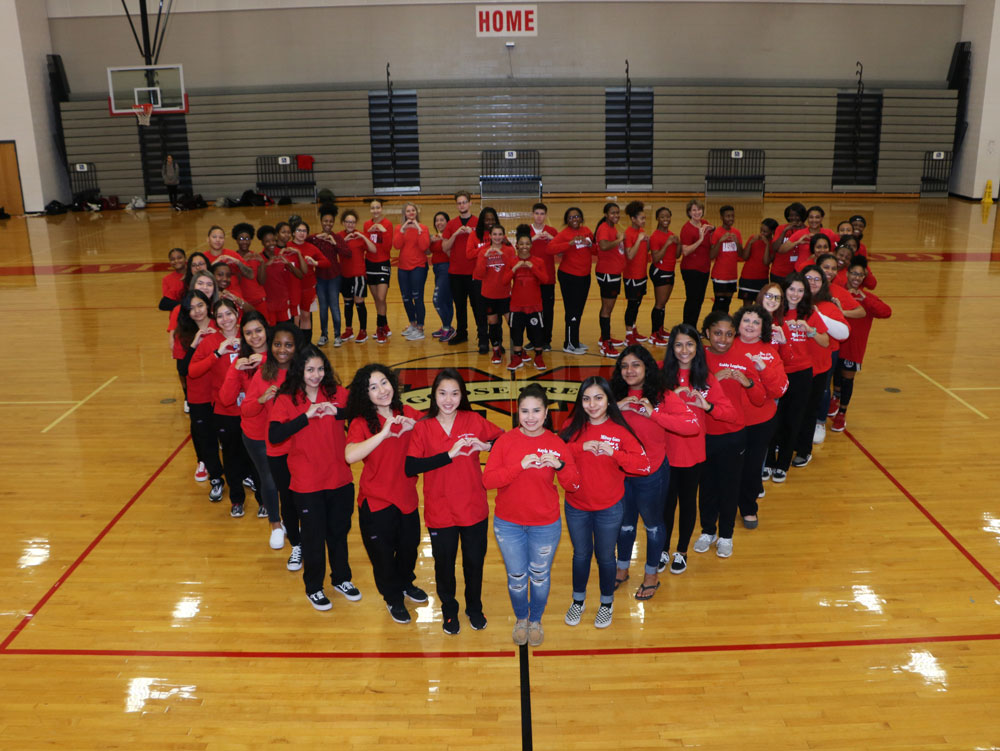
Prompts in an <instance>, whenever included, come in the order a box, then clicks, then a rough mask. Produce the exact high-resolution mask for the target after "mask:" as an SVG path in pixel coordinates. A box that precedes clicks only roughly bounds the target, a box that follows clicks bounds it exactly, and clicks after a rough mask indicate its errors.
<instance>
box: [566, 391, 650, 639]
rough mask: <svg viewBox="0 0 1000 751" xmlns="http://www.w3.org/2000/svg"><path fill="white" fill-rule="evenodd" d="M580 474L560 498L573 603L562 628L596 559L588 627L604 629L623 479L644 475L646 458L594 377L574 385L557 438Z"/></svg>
mask: <svg viewBox="0 0 1000 751" xmlns="http://www.w3.org/2000/svg"><path fill="white" fill-rule="evenodd" d="M559 437H560V438H562V439H563V440H564V441H566V443H567V444H568V445H569V448H570V451H571V452H572V453H573V458H574V459H575V460H576V465H577V467H578V468H579V472H580V487H579V489H578V490H576V491H573V492H569V491H567V493H566V528H567V529H568V530H569V538H570V541H571V542H572V543H573V602H572V603H571V604H570V606H569V610H567V611H566V618H565V620H566V625H568V626H576V625H579V623H580V618H581V616H582V614H583V609H584V601H585V598H586V596H587V580H588V579H589V578H590V560H591V558H596V559H597V575H598V580H599V584H600V591H601V604H600V607H598V609H597V614H596V615H595V617H594V626H596V627H597V628H607V627H608V626H610V625H611V619H612V617H613V616H614V599H615V571H616V569H617V566H616V563H615V544H616V543H617V542H618V533H619V531H620V530H621V523H622V506H623V504H622V498H623V496H624V495H625V477H626V475H640V476H645V475H648V474H649V473H650V472H651V471H652V469H653V468H652V467H651V466H650V464H649V457H648V456H647V455H646V452H645V450H643V448H642V444H640V443H639V439H638V438H637V437H636V435H635V433H634V432H633V430H632V428H630V427H629V424H628V423H627V422H625V418H624V417H622V413H621V411H620V410H619V409H618V403H617V402H616V401H615V398H614V394H613V393H612V392H611V386H610V385H609V384H608V382H607V381H606V380H604V378H602V377H600V376H591V377H590V378H587V379H586V380H584V381H583V383H581V384H580V388H579V390H578V391H577V396H576V404H575V405H574V408H573V416H572V418H571V420H570V423H569V425H568V426H566V427H565V428H564V429H563V430H562V432H561V433H560V434H559Z"/></svg>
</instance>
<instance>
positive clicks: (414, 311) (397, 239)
mask: <svg viewBox="0 0 1000 751" xmlns="http://www.w3.org/2000/svg"><path fill="white" fill-rule="evenodd" d="M419 218H420V212H419V210H418V209H417V205H416V204H415V203H404V204H403V223H402V224H400V225H399V226H398V227H396V233H395V235H393V240H392V246H393V247H394V248H395V249H396V250H398V251H399V262H398V268H397V270H396V275H397V277H398V278H399V293H400V294H401V295H402V296H403V308H404V309H405V310H406V320H407V321H409V325H408V326H407V327H406V328H405V329H404V330H403V336H404V337H405V338H407V339H409V340H410V341H419V340H420V339H423V338H424V316H425V315H426V311H425V309H424V285H425V284H426V283H427V251H428V250H429V248H430V246H431V235H430V232H428V230H427V227H425V226H424V225H422V224H420V222H419V221H418V220H419Z"/></svg>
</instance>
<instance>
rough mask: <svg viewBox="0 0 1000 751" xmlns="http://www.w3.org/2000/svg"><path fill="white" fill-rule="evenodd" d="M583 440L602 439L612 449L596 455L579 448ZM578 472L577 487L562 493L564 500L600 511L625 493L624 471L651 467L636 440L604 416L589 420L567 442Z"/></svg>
mask: <svg viewBox="0 0 1000 751" xmlns="http://www.w3.org/2000/svg"><path fill="white" fill-rule="evenodd" d="M586 441H604V442H606V443H609V444H611V445H612V446H614V449H615V452H614V453H613V454H612V455H611V456H608V455H606V454H601V455H600V456H597V455H596V454H592V453H591V452H589V451H584V450H583V444H584V443H585V442H586ZM569 448H570V451H572V452H573V458H574V459H576V466H577V469H578V470H579V472H580V488H579V490H576V491H575V492H569V491H567V493H566V502H567V503H569V504H570V505H571V506H573V507H574V508H578V509H580V510H582V511H601V510H603V509H606V508H610V507H611V506H614V505H615V504H616V503H618V501H620V500H621V499H622V497H623V496H624V495H625V476H626V475H639V476H643V475H648V474H649V473H650V472H652V471H653V469H654V467H653V466H652V465H651V463H650V461H649V456H648V455H647V454H646V451H645V450H644V449H643V448H642V444H641V443H639V440H638V439H637V438H636V437H635V436H633V435H632V434H631V433H629V432H628V431H627V430H626V429H625V428H623V427H622V426H621V425H618V424H616V423H613V422H611V420H605V421H604V422H603V423H601V424H600V425H592V424H590V423H589V422H588V423H587V424H586V425H585V426H584V428H583V430H581V431H580V432H579V433H578V434H577V435H576V436H574V437H573V438H572V439H571V440H570V442H569Z"/></svg>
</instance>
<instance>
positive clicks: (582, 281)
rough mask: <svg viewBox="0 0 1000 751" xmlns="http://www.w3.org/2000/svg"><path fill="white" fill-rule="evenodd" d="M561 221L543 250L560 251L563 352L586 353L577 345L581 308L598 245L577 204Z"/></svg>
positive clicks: (559, 274)
mask: <svg viewBox="0 0 1000 751" xmlns="http://www.w3.org/2000/svg"><path fill="white" fill-rule="evenodd" d="M563 223H564V224H565V225H566V228H565V229H564V230H563V231H562V232H560V233H559V234H558V235H556V236H555V238H554V239H553V240H552V242H550V243H549V247H548V248H547V250H546V252H548V253H550V254H552V255H559V254H562V260H561V261H560V262H559V273H558V274H557V276H558V277H559V291H560V293H561V294H562V299H563V309H564V311H565V315H566V331H565V336H564V337H563V352H566V353H568V354H570V355H585V354H586V353H587V347H586V345H583V344H580V321H581V320H583V308H584V306H585V305H586V304H587V295H589V294H590V267H591V264H592V263H593V260H594V255H595V254H596V253H597V248H596V247H595V246H594V235H593V233H592V232H591V231H590V229H588V228H587V227H586V226H585V225H584V224H583V211H582V210H580V209H578V208H577V207H576V206H571V207H570V208H568V209H566V213H565V214H564V215H563Z"/></svg>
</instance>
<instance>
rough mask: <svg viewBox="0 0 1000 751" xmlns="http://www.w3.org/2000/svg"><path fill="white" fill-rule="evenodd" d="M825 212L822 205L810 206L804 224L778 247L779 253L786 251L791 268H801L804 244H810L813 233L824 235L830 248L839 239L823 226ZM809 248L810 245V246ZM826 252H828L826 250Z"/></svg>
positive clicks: (804, 251) (834, 233) (804, 252)
mask: <svg viewBox="0 0 1000 751" xmlns="http://www.w3.org/2000/svg"><path fill="white" fill-rule="evenodd" d="M825 216H826V212H825V211H823V207H822V206H810V207H809V209H808V211H807V212H806V224H805V226H804V227H802V228H801V229H800V230H798V231H796V232H793V233H792V234H791V235H789V236H788V239H787V240H786V241H785V242H784V244H782V245H781V247H780V248H779V249H778V252H779V253H787V254H788V255H787V262H788V263H790V264H791V265H792V266H793V268H795V269H796V270H799V269H801V268H802V266H803V263H802V258H803V256H804V255H805V254H806V246H807V245H810V243H811V242H812V239H813V237H814V236H815V235H824V236H825V237H826V239H827V241H828V242H829V247H830V248H832V247H833V246H834V245H836V244H837V240H838V239H840V238H839V236H838V235H837V233H836V232H834V231H833V230H831V229H826V228H825V227H823V217H825ZM810 248H811V246H810ZM826 252H829V251H828V250H827V251H826Z"/></svg>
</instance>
